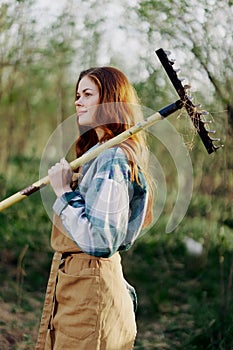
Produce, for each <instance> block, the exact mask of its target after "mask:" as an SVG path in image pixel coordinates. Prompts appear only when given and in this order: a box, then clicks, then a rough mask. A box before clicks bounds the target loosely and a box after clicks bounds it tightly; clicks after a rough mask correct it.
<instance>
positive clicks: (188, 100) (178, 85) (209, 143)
mask: <svg viewBox="0 0 233 350" xmlns="http://www.w3.org/2000/svg"><path fill="white" fill-rule="evenodd" d="M155 52H156V54H157V56H158V58H159V60H160V62H161V63H162V65H163V67H164V69H165V71H166V73H167V75H168V77H169V78H170V80H171V83H172V84H173V86H174V88H175V89H176V92H177V94H178V95H179V97H180V99H181V101H182V102H183V105H184V107H185V108H186V111H187V113H188V115H189V116H190V118H191V120H192V122H193V125H194V127H195V128H196V130H197V132H198V134H199V136H200V138H201V140H202V142H203V144H204V146H205V148H206V150H207V152H208V153H209V154H210V153H212V152H215V151H216V150H217V149H218V148H220V147H221V146H216V145H214V144H213V141H219V139H218V138H216V139H212V138H211V137H210V136H209V134H208V132H209V131H208V130H206V129H205V126H204V125H205V124H206V123H210V122H209V121H202V120H201V115H208V114H209V113H208V112H207V111H205V110H203V111H201V112H198V110H197V107H201V106H200V105H199V104H198V105H194V104H193V103H192V100H193V98H192V97H191V96H189V95H187V94H186V90H188V89H189V88H190V85H187V84H186V85H184V86H183V85H182V82H183V81H184V80H185V79H181V78H178V76H177V72H178V70H176V69H174V68H173V67H172V66H173V64H174V63H175V60H174V59H168V58H167V55H166V51H164V50H163V49H158V50H156V51H155ZM210 132H211V131H210Z"/></svg>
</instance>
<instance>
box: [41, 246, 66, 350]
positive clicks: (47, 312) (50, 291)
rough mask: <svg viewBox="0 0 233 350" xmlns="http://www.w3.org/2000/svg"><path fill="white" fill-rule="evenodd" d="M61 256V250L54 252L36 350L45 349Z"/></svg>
mask: <svg viewBox="0 0 233 350" xmlns="http://www.w3.org/2000/svg"><path fill="white" fill-rule="evenodd" d="M61 258H62V253H59V252H55V253H54V255H53V260H52V265H51V270H50V276H49V280H48V285H47V290H46V295H45V302H44V308H43V312H42V316H41V321H40V328H39V332H38V338H37V343H36V348H35V350H44V347H45V341H46V336H47V333H48V327H49V323H50V319H51V314H52V309H53V303H54V294H55V287H56V280H57V273H58V269H59V266H60V263H61Z"/></svg>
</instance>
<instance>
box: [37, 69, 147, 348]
mask: <svg viewBox="0 0 233 350" xmlns="http://www.w3.org/2000/svg"><path fill="white" fill-rule="evenodd" d="M75 93H76V95H75V107H76V110H77V118H78V119H77V120H78V126H79V129H80V136H79V138H78V140H77V142H76V154H77V157H80V156H81V155H82V154H83V153H85V152H88V151H89V150H90V149H91V148H93V147H98V144H100V143H103V142H105V141H106V140H108V139H110V138H112V137H114V136H116V135H118V134H119V133H121V132H123V131H124V130H126V129H128V128H129V127H130V126H131V125H134V124H135V123H136V122H138V121H139V120H141V119H142V115H141V113H139V109H138V108H137V110H135V105H137V106H138V99H137V95H136V92H135V90H134V89H133V87H132V85H131V84H130V83H129V81H128V79H127V78H126V77H125V75H124V74H123V73H122V72H121V71H119V70H118V69H116V68H112V67H101V68H91V69H89V70H86V71H84V72H82V73H81V74H80V76H79V79H78V82H77V86H76V91H75ZM147 160H148V149H147V146H146V142H145V136H144V134H143V132H141V133H138V134H137V135H134V136H132V137H131V138H129V139H128V140H127V141H124V142H123V143H122V144H120V145H119V146H117V147H113V148H110V149H108V150H106V151H104V152H103V153H102V154H101V155H99V156H98V157H97V158H96V159H94V160H92V161H90V162H88V163H87V164H85V165H83V166H82V168H80V169H77V171H76V173H77V174H73V172H72V170H71V168H70V166H69V164H68V163H67V162H66V160H65V159H62V160H61V161H60V162H59V163H57V164H56V165H55V166H53V167H52V168H51V169H50V170H49V178H50V183H51V186H52V188H53V190H54V192H55V194H56V195H57V199H56V201H55V203H54V206H53V209H54V212H55V221H54V226H53V232H52V238H51V242H52V247H53V248H54V250H55V251H58V252H60V254H61V261H60V262H59V263H60V266H59V269H58V272H57V276H56V277H57V279H56V287H55V297H54V303H53V310H52V312H51V315H50V317H51V319H50V322H49V331H48V334H47V337H46V341H45V349H54V350H64V349H67V350H76V349H78V350H82V349H83V350H84V349H85V350H98V349H99V350H100V349H101V350H104V349H107V350H122V349H126V350H127V349H132V348H133V345H134V341H135V336H136V324H135V314H134V311H135V306H136V295H135V292H134V289H133V287H131V286H130V285H129V284H128V283H127V282H126V281H125V279H124V277H123V273H122V267H121V261H120V255H119V251H124V250H127V249H129V248H130V247H131V246H132V244H133V243H134V241H135V240H136V238H137V237H138V235H139V233H140V231H141V229H142V227H145V226H147V225H149V224H150V223H151V221H152V214H151V213H152V191H151V190H150V187H151V186H150V181H149V177H148V175H147ZM74 175H76V176H75V178H76V179H77V178H78V181H74ZM50 290H51V288H50ZM38 348H39V347H38Z"/></svg>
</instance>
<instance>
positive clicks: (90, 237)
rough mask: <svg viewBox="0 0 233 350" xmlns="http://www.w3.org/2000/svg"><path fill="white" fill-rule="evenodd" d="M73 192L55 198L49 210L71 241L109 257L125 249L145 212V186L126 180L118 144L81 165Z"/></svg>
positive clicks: (142, 179) (124, 161)
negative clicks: (57, 219)
mask: <svg viewBox="0 0 233 350" xmlns="http://www.w3.org/2000/svg"><path fill="white" fill-rule="evenodd" d="M82 175H83V176H82V180H81V181H80V183H79V186H78V188H77V189H76V190H75V191H73V192H67V193H64V194H63V195H62V196H61V197H59V198H57V200H56V201H55V203H54V206H53V209H54V211H55V213H56V214H57V215H59V216H60V217H61V219H62V223H63V225H64V227H65V229H66V230H67V232H68V234H69V236H70V237H71V239H72V240H74V241H75V242H76V244H77V245H78V246H79V248H80V249H81V250H82V251H83V252H85V253H87V254H90V255H95V256H99V257H109V256H111V255H113V254H114V253H115V252H116V251H120V250H127V249H129V248H130V247H131V246H132V244H133V243H134V241H135V240H136V238H137V237H138V235H139V233H140V231H141V228H142V224H143V221H144V218H145V214H146V208H147V202H148V186H147V183H146V180H145V177H144V175H143V173H142V172H141V171H140V169H139V182H140V185H139V184H138V183H137V182H132V181H131V180H130V166H129V164H128V160H127V157H126V155H125V153H124V151H123V150H122V149H121V148H120V147H113V148H110V149H108V150H106V151H104V152H103V153H101V154H100V155H99V156H98V157H97V158H95V159H94V160H92V161H90V162H88V163H86V164H84V165H83V166H82Z"/></svg>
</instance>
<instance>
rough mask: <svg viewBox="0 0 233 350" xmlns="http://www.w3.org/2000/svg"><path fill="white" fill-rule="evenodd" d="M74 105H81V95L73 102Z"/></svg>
mask: <svg viewBox="0 0 233 350" xmlns="http://www.w3.org/2000/svg"><path fill="white" fill-rule="evenodd" d="M74 105H75V107H78V106H83V102H82V99H81V97H79V99H78V100H76V101H75V102H74Z"/></svg>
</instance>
